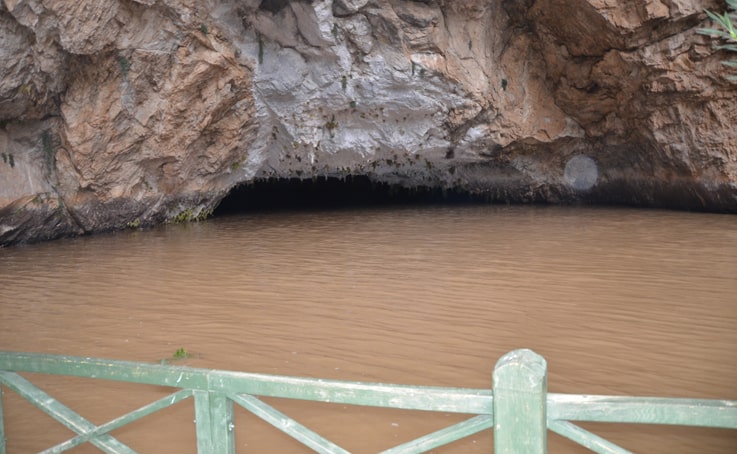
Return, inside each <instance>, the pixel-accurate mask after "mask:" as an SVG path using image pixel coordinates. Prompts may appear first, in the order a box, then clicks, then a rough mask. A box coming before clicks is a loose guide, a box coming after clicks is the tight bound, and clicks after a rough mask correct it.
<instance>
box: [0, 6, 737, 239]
mask: <svg viewBox="0 0 737 454" xmlns="http://www.w3.org/2000/svg"><path fill="white" fill-rule="evenodd" d="M703 8H711V9H719V8H723V5H720V4H719V2H717V1H707V0H704V1H699V0H662V1H661V0H643V1H638V2H621V1H616V0H453V1H451V0H421V1H420V0H417V1H409V0H312V1H310V0H220V1H215V0H210V1H196V0H104V1H102V0H79V1H76V2H67V1H64V0H4V1H2V2H1V3H0V63H2V64H1V65H0V153H1V155H0V156H1V157H2V162H0V244H11V243H14V242H22V241H33V240H39V239H47V238H55V237H58V236H63V235H69V234H79V233H85V232H94V231H100V230H109V229H119V228H126V227H134V226H140V225H150V224H154V223H158V222H164V221H167V220H190V219H196V218H200V217H204V216H206V215H207V214H208V213H209V212H210V211H211V210H212V209H213V208H214V207H215V206H216V205H217V203H218V202H219V201H220V200H221V199H222V198H223V197H224V196H225V195H226V194H227V193H228V191H229V190H230V189H232V188H233V187H235V186H236V185H239V184H242V183H246V182H249V181H252V180H254V179H257V178H266V177H274V178H292V177H298V178H313V177H315V176H333V177H342V176H347V175H366V176H369V177H370V178H372V179H373V180H376V181H382V182H389V183H393V184H400V185H404V186H434V187H448V188H451V187H453V188H460V189H464V190H467V191H470V192H474V193H481V194H486V195H488V197H489V198H490V199H493V200H502V201H508V202H529V201H549V202H560V201H563V202H566V201H575V200H583V201H587V202H605V203H608V202H613V203H631V204H637V205H643V206H666V207H673V208H686V209H701V210H711V211H726V212H733V213H737V128H735V127H734V125H735V124H737V122H736V121H735V120H737V111H735V109H734V108H733V106H734V105H735V101H737V89H736V86H735V85H733V84H730V83H728V82H727V81H726V80H725V79H724V78H723V68H722V67H721V65H720V63H719V62H720V60H721V59H723V58H725V55H723V54H719V53H715V51H714V50H713V43H712V42H711V41H710V39H709V38H707V37H704V36H701V35H697V34H696V33H695V29H696V28H698V27H699V26H703V25H704V24H705V23H704V19H705V15H704V14H703Z"/></svg>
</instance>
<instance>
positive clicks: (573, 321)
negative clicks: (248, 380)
mask: <svg viewBox="0 0 737 454" xmlns="http://www.w3.org/2000/svg"><path fill="white" fill-rule="evenodd" d="M0 314H1V315H0V350H12V351H27V352H44V353H54V354H67V355H79V356H92V357H101V358H112V359H125V360H133V361H146V362H159V360H160V359H162V358H166V357H170V356H171V355H172V354H173V353H174V352H175V351H176V350H177V349H179V348H185V349H186V350H187V351H189V352H191V353H192V354H193V357H192V358H189V359H186V360H183V361H179V362H177V363H176V364H178V365H189V366H193V367H203V368H217V369H226V370H238V371H247V372H261V373H273V374H282V375H296V376H307V377H322V378H332V379H345V380H360V381H371V382H390V383H404V384H418V385H433V386H452V387H471V388H484V387H490V386H491V372H492V369H493V367H494V364H495V362H496V361H497V359H498V358H499V357H500V356H502V355H503V354H504V353H506V352H508V351H511V350H514V349H517V348H531V349H533V350H535V351H536V352H538V353H540V354H542V355H543V356H544V357H545V358H546V360H547V362H548V367H549V377H548V387H549V390H550V392H560V393H576V394H607V395H640V396H664V397H691V398H722V399H737V217H736V216H730V215H716V214H696V213H677V212H668V211H646V210H630V209H610V208H574V207H514V206H513V207H509V206H493V205H471V206H421V207H418V206H413V207H391V208H377V207H374V208H368V209H340V210H316V211H310V212H307V211H291V212H271V213H247V214H241V215H232V216H226V217H221V218H215V219H212V220H209V221H207V222H204V223H199V224H188V225H170V226H164V227H161V228H157V229H153V230H144V231H129V232H122V233H117V234H106V235H97V236H93V237H83V238H76V239H69V240H61V241H55V242H49V243H44V244H37V245H31V246H24V247H14V248H6V249H0ZM26 376H27V377H29V378H31V379H32V381H33V382H34V383H35V384H37V385H39V386H40V387H41V388H42V389H44V390H45V391H47V392H49V393H50V394H52V395H54V396H55V397H57V398H59V399H60V400H61V401H62V402H64V403H65V404H67V405H68V406H70V407H71V408H72V409H74V410H75V411H78V412H79V413H81V414H82V415H83V416H85V417H86V418H88V419H90V420H91V421H93V422H94V423H96V424H101V423H104V422H106V421H108V420H110V419H112V418H114V417H116V416H119V415H121V414H122V413H124V412H126V411H130V410H132V409H135V408H137V407H139V406H141V405H143V404H145V403H148V402H150V401H153V400H155V399H157V398H160V397H162V396H164V395H166V394H167V393H168V392H169V391H168V390H166V389H162V388H157V387H147V386H139V385H127V384H120V383H114V382H105V381H94V380H89V379H78V378H64V377H48V376H36V375H26ZM2 397H3V407H4V410H5V419H6V421H5V423H6V430H7V438H8V441H7V445H8V453H10V454H13V453H27V452H35V451H37V450H40V449H43V448H47V447H49V446H50V445H51V444H53V443H57V442H60V441H63V440H64V439H66V438H68V437H70V436H71V433H70V432H69V431H67V430H66V429H64V428H63V427H62V426H61V425H60V424H58V423H56V422H55V421H53V420H51V419H50V418H49V417H47V416H45V415H44V414H42V413H41V412H40V411H38V410H36V409H35V408H33V407H32V406H31V405H30V404H28V403H27V402H25V401H23V400H22V399H20V398H19V397H18V396H16V395H15V394H14V393H13V392H11V391H9V390H8V389H7V388H4V393H3V396H2ZM268 402H269V403H272V404H273V405H274V406H276V407H277V408H279V409H280V410H281V411H283V412H285V413H287V414H288V415H290V416H292V417H294V418H295V419H297V420H298V421H299V422H300V423H302V424H304V425H306V426H308V427H310V428H312V429H313V430H316V431H317V432H318V433H320V434H322V435H324V436H326V437H328V438H329V439H331V440H332V441H334V442H336V443H338V444H339V445H341V446H343V447H344V448H346V449H348V450H350V451H351V452H357V453H370V452H377V451H380V450H382V449H387V448H389V447H391V446H394V445H397V444H400V443H402V442H405V441H408V440H411V439H413V438H416V437H418V436H421V435H423V434H426V433H428V432H431V431H434V430H437V429H439V428H442V427H445V426H447V425H450V424H452V423H454V422H458V421H461V420H463V419H465V418H467V416H463V415H451V414H443V413H423V412H409V411H396V410H387V409H373V408H364V407H350V406H342V405H330V404H314V403H304V402H296V401H286V400H274V399H270V400H268ZM193 415H194V410H193V402H192V400H191V399H189V400H185V401H184V402H181V403H179V404H177V405H175V406H174V407H171V408H169V409H167V410H165V411H163V412H160V413H157V414H155V415H152V416H149V417H147V418H144V419H143V420H141V421H139V422H137V423H134V424H132V425H131V426H126V427H125V428H123V429H120V430H117V431H115V432H113V434H114V435H115V436H116V437H117V438H119V439H120V440H121V441H123V442H124V443H127V444H129V445H130V446H131V447H132V448H134V449H136V450H138V451H139V452H144V453H146V452H155V453H194V452H195V451H196V445H195V433H194V424H193V423H192V422H193V419H194V416H193ZM584 426H585V427H586V428H588V429H590V430H593V431H595V432H596V433H598V434H600V435H602V436H604V437H606V438H608V439H610V440H611V441H614V442H617V443H619V444H620V445H622V446H623V447H625V448H629V449H631V450H633V451H635V452H655V453H735V452H737V431H728V430H718V429H699V428H682V427H669V426H648V425H614V424H586V425H584ZM235 430H236V445H237V448H238V450H239V452H278V453H299V452H307V449H306V448H303V447H301V445H299V444H297V443H296V442H294V441H292V440H291V439H289V438H288V437H286V436H284V435H282V434H281V433H280V432H278V431H276V430H275V429H273V428H271V427H270V426H268V425H267V424H265V423H263V422H261V421H259V420H257V419H256V418H254V417H252V416H250V415H248V414H247V412H245V410H242V409H239V408H236V429H235ZM549 437H550V438H549V442H548V444H549V448H550V452H555V453H568V452H572V453H578V452H588V451H587V450H585V449H583V448H580V447H577V446H575V445H574V444H572V443H570V442H568V441H566V440H564V439H562V438H561V437H558V436H557V435H554V434H552V433H550V435H549ZM73 452H83V453H85V452H99V451H97V450H96V449H95V448H94V447H92V446H90V445H85V446H83V447H80V448H78V449H77V450H75V451H73ZM436 452H441V453H466V452H469V453H471V452H484V453H488V452H492V434H491V433H490V431H485V432H483V433H480V434H477V435H476V436H472V437H469V438H467V439H464V440H462V441H459V442H457V443H455V444H453V445H450V446H448V447H446V448H443V449H439V450H437V451H436Z"/></svg>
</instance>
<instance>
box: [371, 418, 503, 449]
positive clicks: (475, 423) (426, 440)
mask: <svg viewBox="0 0 737 454" xmlns="http://www.w3.org/2000/svg"><path fill="white" fill-rule="evenodd" d="M492 427H494V418H493V417H492V416H491V415H479V416H474V417H473V418H470V419H467V420H465V421H462V422H459V423H458V424H454V425H452V426H448V427H446V428H444V429H440V430H438V431H436V432H432V433H429V434H427V435H425V436H423V437H420V438H416V439H414V440H412V441H408V442H407V443H403V444H401V445H399V446H395V447H393V448H391V449H387V450H386V451H382V452H381V453H380V454H400V453H408V452H426V451H429V450H431V449H434V448H439V447H441V446H445V445H447V444H450V443H453V442H454V441H458V440H460V439H461V438H466V437H470V436H471V435H473V434H476V433H478V432H481V431H483V430H487V429H491V428H492Z"/></svg>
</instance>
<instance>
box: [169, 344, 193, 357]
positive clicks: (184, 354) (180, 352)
mask: <svg viewBox="0 0 737 454" xmlns="http://www.w3.org/2000/svg"><path fill="white" fill-rule="evenodd" d="M189 357H190V354H189V352H188V351H187V350H185V349H184V347H181V348H178V349H177V351H175V352H174V355H173V356H172V358H174V359H185V358H189Z"/></svg>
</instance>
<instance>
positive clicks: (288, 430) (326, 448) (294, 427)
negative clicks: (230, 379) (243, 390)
mask: <svg viewBox="0 0 737 454" xmlns="http://www.w3.org/2000/svg"><path fill="white" fill-rule="evenodd" d="M228 397H229V398H230V399H232V400H233V402H235V403H237V404H238V405H240V406H241V407H243V408H245V409H246V410H248V411H249V412H251V413H253V414H254V415H256V416H258V417H259V418H261V419H263V420H264V421H266V422H267V423H269V424H271V425H272V426H274V427H276V428H277V429H279V430H281V431H282V432H284V433H285V434H287V435H289V436H290V437H292V438H294V439H295V440H297V441H299V442H300V443H302V444H303V445H305V446H307V447H308V448H310V449H313V450H315V451H317V452H319V453H325V454H349V451H346V450H345V449H343V448H341V447H340V446H338V445H336V444H335V443H333V442H331V441H330V440H328V439H327V438H324V437H322V436H321V435H319V434H317V433H316V432H314V431H312V430H311V429H309V428H307V427H305V426H303V425H302V424H300V423H298V422H297V421H295V420H294V419H292V418H290V417H289V416H287V415H285V414H284V413H282V412H280V411H279V410H277V409H276V408H274V407H272V406H270V405H268V404H266V403H264V402H262V401H261V400H259V399H258V398H256V397H254V396H250V395H247V394H230V395H228Z"/></svg>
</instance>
